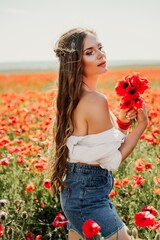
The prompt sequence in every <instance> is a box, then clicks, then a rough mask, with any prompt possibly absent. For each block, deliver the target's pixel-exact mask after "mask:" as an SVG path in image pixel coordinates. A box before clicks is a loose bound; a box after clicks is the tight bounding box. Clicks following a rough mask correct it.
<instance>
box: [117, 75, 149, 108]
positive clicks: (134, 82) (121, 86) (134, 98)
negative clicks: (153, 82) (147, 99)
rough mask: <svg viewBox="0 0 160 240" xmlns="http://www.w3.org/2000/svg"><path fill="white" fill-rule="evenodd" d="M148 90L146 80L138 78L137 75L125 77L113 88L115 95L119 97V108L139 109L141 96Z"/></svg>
mask: <svg viewBox="0 0 160 240" xmlns="http://www.w3.org/2000/svg"><path fill="white" fill-rule="evenodd" d="M148 88H150V86H149V81H148V80H147V79H146V78H142V77H140V75H139V73H134V74H133V75H126V76H125V77H124V78H123V79H122V80H119V81H118V83H117V84H116V86H115V91H116V93H117V95H118V96H120V97H121V101H120V108H121V109H126V108H128V109H131V108H133V107H134V108H135V109H139V108H141V107H142V103H143V97H142V96H141V94H143V93H144V91H145V90H146V89H148Z"/></svg>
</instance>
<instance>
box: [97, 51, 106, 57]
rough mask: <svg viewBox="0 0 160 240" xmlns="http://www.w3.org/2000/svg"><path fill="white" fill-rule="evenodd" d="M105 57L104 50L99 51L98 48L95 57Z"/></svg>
mask: <svg viewBox="0 0 160 240" xmlns="http://www.w3.org/2000/svg"><path fill="white" fill-rule="evenodd" d="M103 57H105V58H106V53H105V52H104V51H101V50H98V53H97V58H98V59H101V58H103Z"/></svg>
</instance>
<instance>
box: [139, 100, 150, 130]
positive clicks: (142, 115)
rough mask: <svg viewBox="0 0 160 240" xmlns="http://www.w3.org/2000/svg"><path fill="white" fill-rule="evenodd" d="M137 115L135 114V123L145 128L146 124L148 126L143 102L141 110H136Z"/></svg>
mask: <svg viewBox="0 0 160 240" xmlns="http://www.w3.org/2000/svg"><path fill="white" fill-rule="evenodd" d="M137 113H138V114H137V122H138V124H141V123H143V124H144V125H146V126H147V124H148V115H147V111H146V105H145V103H144V102H143V104H142V108H140V109H138V112H137Z"/></svg>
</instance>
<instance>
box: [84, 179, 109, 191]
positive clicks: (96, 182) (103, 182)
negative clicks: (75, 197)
mask: <svg viewBox="0 0 160 240" xmlns="http://www.w3.org/2000/svg"><path fill="white" fill-rule="evenodd" d="M107 185H108V176H89V177H86V178H85V179H83V186H84V188H85V189H86V190H98V189H103V188H104V187H106V186H107Z"/></svg>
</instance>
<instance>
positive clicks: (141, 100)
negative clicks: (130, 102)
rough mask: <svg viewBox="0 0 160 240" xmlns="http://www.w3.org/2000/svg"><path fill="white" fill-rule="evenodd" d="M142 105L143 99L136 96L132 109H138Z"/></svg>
mask: <svg viewBox="0 0 160 240" xmlns="http://www.w3.org/2000/svg"><path fill="white" fill-rule="evenodd" d="M142 103H143V98H142V97H140V96H138V97H135V99H134V107H135V108H136V109H140V108H142Z"/></svg>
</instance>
